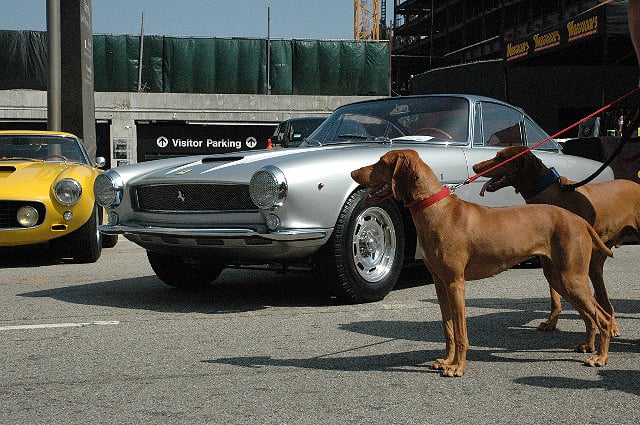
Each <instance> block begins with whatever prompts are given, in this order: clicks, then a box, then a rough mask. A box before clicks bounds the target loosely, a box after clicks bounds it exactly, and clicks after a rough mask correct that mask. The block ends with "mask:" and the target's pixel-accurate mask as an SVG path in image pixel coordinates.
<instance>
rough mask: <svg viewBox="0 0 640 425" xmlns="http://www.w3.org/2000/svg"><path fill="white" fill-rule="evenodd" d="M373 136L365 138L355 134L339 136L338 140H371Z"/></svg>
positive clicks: (362, 135)
mask: <svg viewBox="0 0 640 425" xmlns="http://www.w3.org/2000/svg"><path fill="white" fill-rule="evenodd" d="M370 137H371V136H365V135H364V134H355V133H353V134H352V133H347V134H338V139H364V140H366V139H369V138H370Z"/></svg>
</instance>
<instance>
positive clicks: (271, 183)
mask: <svg viewBox="0 0 640 425" xmlns="http://www.w3.org/2000/svg"><path fill="white" fill-rule="evenodd" d="M249 194H250V195H251V200H252V201H253V203H254V204H256V206H257V207H258V208H262V209H270V208H275V207H279V206H281V205H282V204H283V203H284V200H285V199H286V198H287V179H286V178H285V177H284V173H283V172H282V171H281V170H280V169H279V168H278V167H274V166H273V165H268V166H266V167H264V168H261V169H259V170H258V171H256V172H255V173H254V175H253V176H252V177H251V182H249Z"/></svg>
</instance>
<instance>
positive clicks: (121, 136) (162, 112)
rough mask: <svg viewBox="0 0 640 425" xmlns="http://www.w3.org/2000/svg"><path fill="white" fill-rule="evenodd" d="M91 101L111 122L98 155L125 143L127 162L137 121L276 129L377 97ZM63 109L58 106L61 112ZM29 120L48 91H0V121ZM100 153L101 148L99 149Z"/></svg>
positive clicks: (123, 97) (99, 95)
mask: <svg viewBox="0 0 640 425" xmlns="http://www.w3.org/2000/svg"><path fill="white" fill-rule="evenodd" d="M94 97H95V109H96V111H95V112H96V113H95V115H96V122H98V123H100V122H107V123H109V124H110V140H109V141H108V143H109V146H108V147H104V146H103V147H102V151H103V152H104V151H105V149H107V151H109V150H110V151H111V159H113V140H114V139H118V140H126V141H127V144H128V145H129V147H130V150H131V152H130V156H129V159H130V160H131V162H136V161H137V158H136V154H135V152H136V146H137V138H136V123H137V122H139V121H144V122H153V121H162V122H172V121H175V122H176V123H184V122H197V123H206V124H227V125H228V124H231V125H233V124H239V125H246V124H273V125H275V124H277V123H278V122H280V121H284V120H285V119H287V118H292V117H303V116H328V115H329V114H330V113H331V112H332V111H333V110H334V109H335V108H337V107H338V106H340V105H343V104H346V103H351V102H355V101H359V100H365V99H373V98H376V97H374V96H371V97H363V96H286V95H251V94H184V93H137V92H133V93H132V92H108V93H105V92H96V93H94ZM64 107H65V106H64V105H62V109H63V111H64ZM30 120H33V121H45V122H46V120H47V93H46V92H44V91H34V90H0V121H8V122H12V121H14V122H15V121H30ZM98 143H101V142H98ZM102 143H104V142H102ZM98 150H99V151H100V150H101V149H100V146H98Z"/></svg>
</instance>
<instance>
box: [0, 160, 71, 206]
mask: <svg viewBox="0 0 640 425" xmlns="http://www.w3.org/2000/svg"><path fill="white" fill-rule="evenodd" d="M73 166H74V164H68V163H64V162H41V161H38V162H25V161H1V162H0V198H1V199H7V198H13V199H29V198H31V196H32V195H33V194H38V195H40V196H42V195H48V194H49V191H50V188H51V185H52V184H53V183H54V181H55V180H56V178H57V177H58V176H59V175H60V174H61V173H62V172H64V171H65V170H67V169H69V168H71V167H73ZM30 195H31V196H30Z"/></svg>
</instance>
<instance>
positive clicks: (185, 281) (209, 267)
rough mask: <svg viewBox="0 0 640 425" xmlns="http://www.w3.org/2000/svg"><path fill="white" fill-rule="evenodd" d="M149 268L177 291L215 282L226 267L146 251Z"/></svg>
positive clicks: (198, 287)
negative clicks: (177, 289)
mask: <svg viewBox="0 0 640 425" xmlns="http://www.w3.org/2000/svg"><path fill="white" fill-rule="evenodd" d="M147 258H148V259H149V264H151V268H152V269H153V271H154V272H155V273H156V275H157V276H158V277H159V278H160V280H162V281H163V282H164V283H165V284H167V285H169V286H172V287H174V288H179V289H201V288H204V287H206V286H208V285H209V284H210V283H211V282H213V281H214V280H216V278H217V277H218V276H220V273H222V271H223V270H224V269H225V267H226V266H224V265H221V264H213V263H205V262H202V261H198V260H194V259H190V258H182V257H175V256H172V255H166V254H161V253H159V252H153V251H147Z"/></svg>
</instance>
